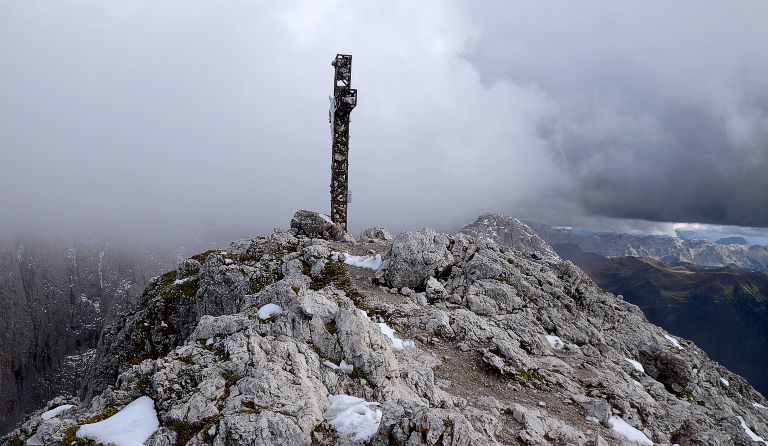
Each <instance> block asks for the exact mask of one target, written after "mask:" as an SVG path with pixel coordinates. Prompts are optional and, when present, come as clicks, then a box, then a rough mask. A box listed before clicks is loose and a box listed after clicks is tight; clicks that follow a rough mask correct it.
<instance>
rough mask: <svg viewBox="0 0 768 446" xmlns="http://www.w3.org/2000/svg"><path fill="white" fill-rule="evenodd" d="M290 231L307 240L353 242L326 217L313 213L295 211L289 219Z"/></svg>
mask: <svg viewBox="0 0 768 446" xmlns="http://www.w3.org/2000/svg"><path fill="white" fill-rule="evenodd" d="M291 229H293V230H294V231H295V232H296V234H297V235H303V236H305V237H309V238H321V239H325V240H335V241H354V238H353V237H352V236H351V235H349V234H348V233H347V232H346V231H345V230H343V229H342V228H341V227H339V226H338V225H336V224H334V223H333V222H332V221H331V219H330V218H329V217H328V216H327V215H323V214H320V213H318V212H314V211H305V210H301V211H296V213H295V214H293V218H292V219H291Z"/></svg>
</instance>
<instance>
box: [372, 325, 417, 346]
mask: <svg viewBox="0 0 768 446" xmlns="http://www.w3.org/2000/svg"><path fill="white" fill-rule="evenodd" d="M379 329H380V330H381V332H382V333H383V334H384V335H385V336H386V337H388V338H389V340H390V341H391V342H392V349H394V350H404V349H406V348H408V347H413V346H414V345H415V344H414V343H413V341H404V340H402V339H400V338H398V337H397V336H396V335H395V330H393V329H392V327H390V326H389V325H387V324H385V323H384V322H379Z"/></svg>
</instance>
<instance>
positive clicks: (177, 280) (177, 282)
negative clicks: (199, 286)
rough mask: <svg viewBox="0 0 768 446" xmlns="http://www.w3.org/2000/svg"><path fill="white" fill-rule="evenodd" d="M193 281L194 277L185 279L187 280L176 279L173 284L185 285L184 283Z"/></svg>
mask: <svg viewBox="0 0 768 446" xmlns="http://www.w3.org/2000/svg"><path fill="white" fill-rule="evenodd" d="M192 279H193V277H192V276H189V277H185V278H183V279H176V280H174V281H173V284H174V285H181V284H182V283H184V282H189V281H190V280H192Z"/></svg>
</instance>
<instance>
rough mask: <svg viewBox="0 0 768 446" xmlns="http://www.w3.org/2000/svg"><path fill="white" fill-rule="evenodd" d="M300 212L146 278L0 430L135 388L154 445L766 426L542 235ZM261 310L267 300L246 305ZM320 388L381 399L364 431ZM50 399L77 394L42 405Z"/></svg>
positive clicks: (48, 430) (747, 398) (35, 429)
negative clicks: (362, 264)
mask: <svg viewBox="0 0 768 446" xmlns="http://www.w3.org/2000/svg"><path fill="white" fill-rule="evenodd" d="M303 212H304V213H302V214H301V215H299V216H298V217H296V218H294V222H292V229H291V230H290V231H279V230H277V231H276V232H274V233H273V234H272V235H270V236H257V237H252V238H247V239H243V240H238V241H236V242H233V243H232V245H231V246H230V248H229V249H228V250H226V251H209V252H207V253H203V254H201V255H198V256H194V258H193V259H192V260H191V261H188V262H182V263H180V266H179V269H178V271H174V272H171V273H168V274H166V275H164V276H161V277H159V278H156V279H155V280H153V281H152V282H151V283H150V284H149V286H148V287H147V289H146V290H145V292H144V295H143V296H142V298H141V299H140V301H139V303H138V304H137V305H136V307H135V308H134V309H132V310H131V311H129V312H127V313H125V314H124V315H123V316H122V317H121V318H120V319H119V320H118V322H117V323H115V324H113V325H111V326H109V327H107V328H106V329H105V330H104V333H103V334H102V337H101V340H100V342H99V347H98V349H97V353H96V356H95V359H94V362H93V363H92V364H91V367H90V370H89V373H88V379H87V381H88V382H87V384H86V385H85V387H84V389H83V391H82V392H81V394H80V398H79V399H78V398H74V397H62V398H58V399H56V400H53V401H51V402H50V403H49V404H48V405H47V406H46V407H45V408H41V410H40V411H39V412H38V413H36V414H34V415H32V416H30V417H28V418H27V419H26V420H25V421H24V422H23V424H21V425H20V426H19V427H17V428H16V429H15V430H14V431H13V432H11V433H10V434H8V435H7V436H6V437H4V438H3V441H2V444H7V445H14V446H15V445H21V444H27V445H46V444H54V445H55V444H70V443H67V441H72V440H73V439H72V433H73V432H74V431H76V429H77V427H78V426H79V425H81V424H84V423H86V422H89V421H88V420H92V419H94V417H98V416H99V414H103V413H105V411H106V412H107V413H112V412H114V410H116V409H120V408H122V407H124V406H125V405H126V404H128V403H129V402H131V401H133V400H135V399H136V398H138V397H140V396H143V395H146V396H149V397H150V398H152V399H153V401H154V402H155V409H156V411H157V417H158V419H159V421H160V428H159V429H158V430H157V431H156V432H155V433H154V434H153V435H152V436H151V437H150V438H149V440H147V442H146V444H148V445H158V446H159V445H183V444H187V445H207V444H212V445H239V444H247V445H302V444H304V445H351V444H375V445H388V444H393V445H502V444H504V445H549V444H555V445H604V444H610V445H632V444H636V443H632V442H631V441H630V440H629V439H627V437H625V436H623V435H622V434H620V433H619V432H617V431H616V430H614V429H612V428H611V426H612V425H613V423H612V421H611V420H612V419H615V417H619V418H621V419H623V420H624V421H625V422H626V423H627V424H628V425H629V426H631V427H632V428H634V429H636V430H637V431H639V432H641V433H642V435H644V436H645V437H647V438H648V439H649V440H650V441H652V442H653V443H654V444H661V445H664V444H666V445H672V444H679V445H681V446H683V445H705V444H706V445H749V444H753V442H752V440H751V439H750V438H749V436H748V435H747V434H746V432H745V430H744V429H743V428H742V427H741V425H740V421H739V419H738V418H737V417H742V418H743V420H744V421H745V423H746V425H747V426H748V427H749V429H751V431H752V432H754V433H756V434H757V435H762V436H763V437H764V438H765V437H768V409H765V408H763V407H764V406H768V402H766V400H765V398H764V397H763V396H762V395H760V394H759V393H758V392H756V391H755V390H754V389H753V388H752V387H750V386H749V385H748V384H747V383H746V381H744V379H742V378H741V377H739V376H738V375H735V374H733V373H731V372H730V371H728V370H727V369H725V368H723V367H722V366H720V365H718V364H717V363H715V362H713V361H711V360H710V359H709V358H708V357H707V355H706V354H705V353H704V352H703V351H702V350H701V349H699V348H698V347H696V346H695V345H694V344H692V343H691V342H689V341H686V340H684V339H679V338H672V339H675V340H676V341H677V342H678V343H679V347H678V346H676V345H675V344H674V343H672V342H671V341H670V340H669V338H668V337H667V336H669V335H668V333H666V332H665V331H664V330H662V329H661V328H659V327H656V326H654V325H651V324H649V323H648V322H647V321H646V320H645V318H644V317H643V315H642V313H641V312H640V311H639V309H638V308H637V307H635V306H633V305H631V304H628V303H626V302H624V301H622V300H619V299H616V298H615V297H614V296H613V295H611V294H609V293H605V292H603V291H601V290H600V289H599V288H598V287H597V286H596V285H595V284H594V282H592V281H591V280H590V279H589V278H588V277H587V276H586V275H585V274H584V273H583V272H582V271H581V270H580V269H578V268H577V267H576V266H574V265H573V264H572V263H570V262H565V261H562V260H560V259H559V258H557V257H556V256H552V255H549V254H548V253H544V254H542V252H541V249H542V247H541V246H538V247H536V246H534V248H536V249H528V248H526V246H524V245H521V246H520V248H519V249H513V248H507V247H503V246H500V245H497V244H495V243H492V242H489V241H483V240H481V239H478V238H475V237H473V236H469V235H465V234H460V235H456V236H450V235H445V234H439V233H437V232H435V231H433V230H430V229H425V230H421V231H415V232H406V233H402V234H399V235H398V236H396V237H394V238H393V239H391V240H389V239H387V237H385V236H382V235H381V234H383V233H384V232H382V231H378V230H377V231H375V232H376V233H375V234H374V233H373V231H372V232H371V233H369V234H366V236H365V237H361V238H360V241H359V242H355V241H351V237H345V236H343V234H342V233H340V232H338V231H336V230H333V228H328V227H327V226H326V224H327V221H326V220H325V219H323V218H322V216H317V217H315V216H312V215H308V214H306V211H303ZM302 225H305V226H306V227H303V226H302ZM318 228H319V229H318ZM529 230H530V229H528V231H529ZM524 236H525V237H527V235H524ZM338 252H348V253H350V254H353V255H371V254H372V253H379V254H382V255H383V257H384V261H383V263H382V266H381V268H380V269H379V270H378V271H372V270H369V269H364V268H357V267H353V266H349V265H345V264H343V263H340V262H338V261H336V260H333V256H334V253H338ZM336 258H338V256H336ZM401 291H402V292H401ZM267 304H274V305H277V306H279V307H280V309H281V310H282V311H281V312H280V313H274V314H270V315H269V316H267V317H262V316H264V315H263V314H260V312H259V310H260V309H262V308H264V306H265V305H267ZM380 324H386V327H389V328H392V329H394V333H395V336H396V339H398V340H401V341H403V340H404V341H405V342H401V344H400V346H398V345H397V343H394V342H393V340H392V339H391V338H390V337H389V336H387V335H385V334H384V331H383V330H382V328H383V327H382V325H380ZM665 335H666V336H665ZM408 341H410V342H408ZM558 341H559V342H558ZM401 346H402V348H401ZM629 360H631V361H629ZM632 361H634V362H635V363H637V365H636V364H635V363H633V362H632ZM342 363H344V364H347V365H351V370H350V369H349V368H342V367H339V366H340V365H341V364H342ZM641 369H642V371H641ZM726 383H727V384H726ZM330 395H349V396H353V397H357V398H361V399H363V400H365V401H366V402H369V403H370V407H374V408H375V409H376V410H378V411H380V412H381V421H380V422H379V423H378V427H377V428H376V429H375V431H374V432H373V434H372V435H371V436H370V437H369V438H367V439H357V440H356V439H355V438H354V437H353V436H351V435H345V434H339V433H338V431H336V429H335V428H334V427H333V426H331V424H330V423H329V421H328V420H327V419H326V418H325V414H326V412H327V410H328V408H329V406H330V404H331V402H330V400H329V396H330ZM61 404H73V405H75V407H74V408H72V409H70V410H68V411H66V412H63V413H61V414H59V415H58V416H56V417H53V418H50V419H48V420H42V419H41V418H40V413H41V412H42V411H43V410H46V409H51V408H53V407H56V406H58V405H61Z"/></svg>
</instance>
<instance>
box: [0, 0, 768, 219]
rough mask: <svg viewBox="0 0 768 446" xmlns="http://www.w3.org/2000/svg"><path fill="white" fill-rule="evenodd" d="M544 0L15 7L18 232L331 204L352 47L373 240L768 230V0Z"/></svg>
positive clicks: (0, 148)
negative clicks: (405, 235) (484, 231)
mask: <svg viewBox="0 0 768 446" xmlns="http://www.w3.org/2000/svg"><path fill="white" fill-rule="evenodd" d="M542 4H543V3H542V2H506V1H504V2H501V1H500V2H498V3H497V4H493V3H483V4H482V8H480V7H479V5H481V4H480V3H478V2H450V1H419V2H408V1H404V0H403V1H393V2H355V3H352V2H334V1H328V2H316V1H304V2H296V1H285V2H257V1H245V0H231V1H230V0H227V1H222V2H209V1H203V0H184V1H182V0H167V1H161V2H158V1H149V0H135V1H130V2H126V1H117V0H106V1H102V0H99V1H97V0H62V1H57V2H46V1H42V0H24V1H21V0H15V1H9V2H2V3H0V60H2V61H3V70H2V71H0V169H2V171H1V172H0V209H2V214H3V222H2V223H0V224H2V226H4V227H6V228H16V227H25V228H29V227H36V228H40V229H43V228H49V229H50V228H51V227H55V228H59V227H65V228H86V229H90V228H98V227H110V228H115V229H117V230H120V231H128V232H130V231H136V232H143V231H161V230H162V231H172V230H175V229H176V228H178V227H217V228H220V227H232V228H238V230H239V229H241V228H243V227H248V228H249V229H250V230H253V231H263V230H265V229H268V228H269V227H272V226H285V225H286V223H287V221H288V219H289V218H290V215H291V213H292V211H293V210H295V209H298V208H313V209H319V210H324V209H326V208H327V207H328V204H327V201H328V183H329V167H328V166H329V159H328V158H329V151H330V141H329V138H330V132H329V128H328V123H327V106H328V98H327V96H328V93H329V91H330V88H331V76H332V71H331V67H330V60H331V59H332V58H333V56H334V55H335V53H337V52H349V53H351V54H353V55H354V67H353V85H354V86H355V87H357V88H358V89H359V105H358V108H357V109H356V110H355V111H354V112H353V114H352V121H353V122H352V129H351V145H352V149H351V150H352V152H351V173H350V183H351V189H352V193H353V199H354V201H353V203H352V206H351V210H350V220H351V221H350V223H351V226H352V228H353V229H361V228H362V227H363V226H366V225H371V224H384V225H388V226H390V227H392V228H394V229H402V228H405V227H414V226H425V225H430V226H435V227H439V228H442V229H455V228H457V227H458V226H459V225H460V224H462V223H464V222H466V221H467V220H469V219H471V218H472V217H473V216H474V215H476V214H478V213H480V212H482V211H485V210H497V211H502V212H509V213H515V214H519V215H529V216H536V215H538V214H541V215H544V214H546V215H561V216H563V218H566V217H568V216H571V215H573V214H580V215H581V216H584V215H586V216H589V215H596V216H601V217H615V218H634V219H646V220H656V221H695V222H709V223H730V224H741V225H759V226H768V211H767V210H766V209H768V207H766V206H765V205H766V204H767V203H766V198H765V197H768V182H767V181H766V179H765V175H763V173H762V172H765V171H766V167H768V166H766V162H767V161H766V159H767V158H766V150H767V149H766V144H767V143H766V141H768V124H767V120H766V116H767V111H768V96H766V91H768V90H767V89H766V88H765V87H766V82H767V80H768V62H767V61H766V58H765V57H764V54H768V48H766V46H767V45H768V39H766V38H765V37H766V35H765V31H764V23H765V21H766V20H765V19H766V18H767V17H768V16H766V12H767V9H766V8H767V7H766V6H764V5H763V4H762V3H760V2H753V3H750V2H740V3H738V4H730V3H722V2H720V3H714V2H713V3H706V2H690V3H675V5H669V4H668V2H658V3H656V4H655V6H654V5H653V4H649V3H647V2H642V3H641V2H637V3H634V4H632V3H626V4H625V3H622V4H621V5H619V4H614V3H613V2H591V3H583V2H582V3H579V4H575V3H574V4H573V5H571V4H567V3H560V4H558V5H557V7H555V6H551V5H550V6H542Z"/></svg>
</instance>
